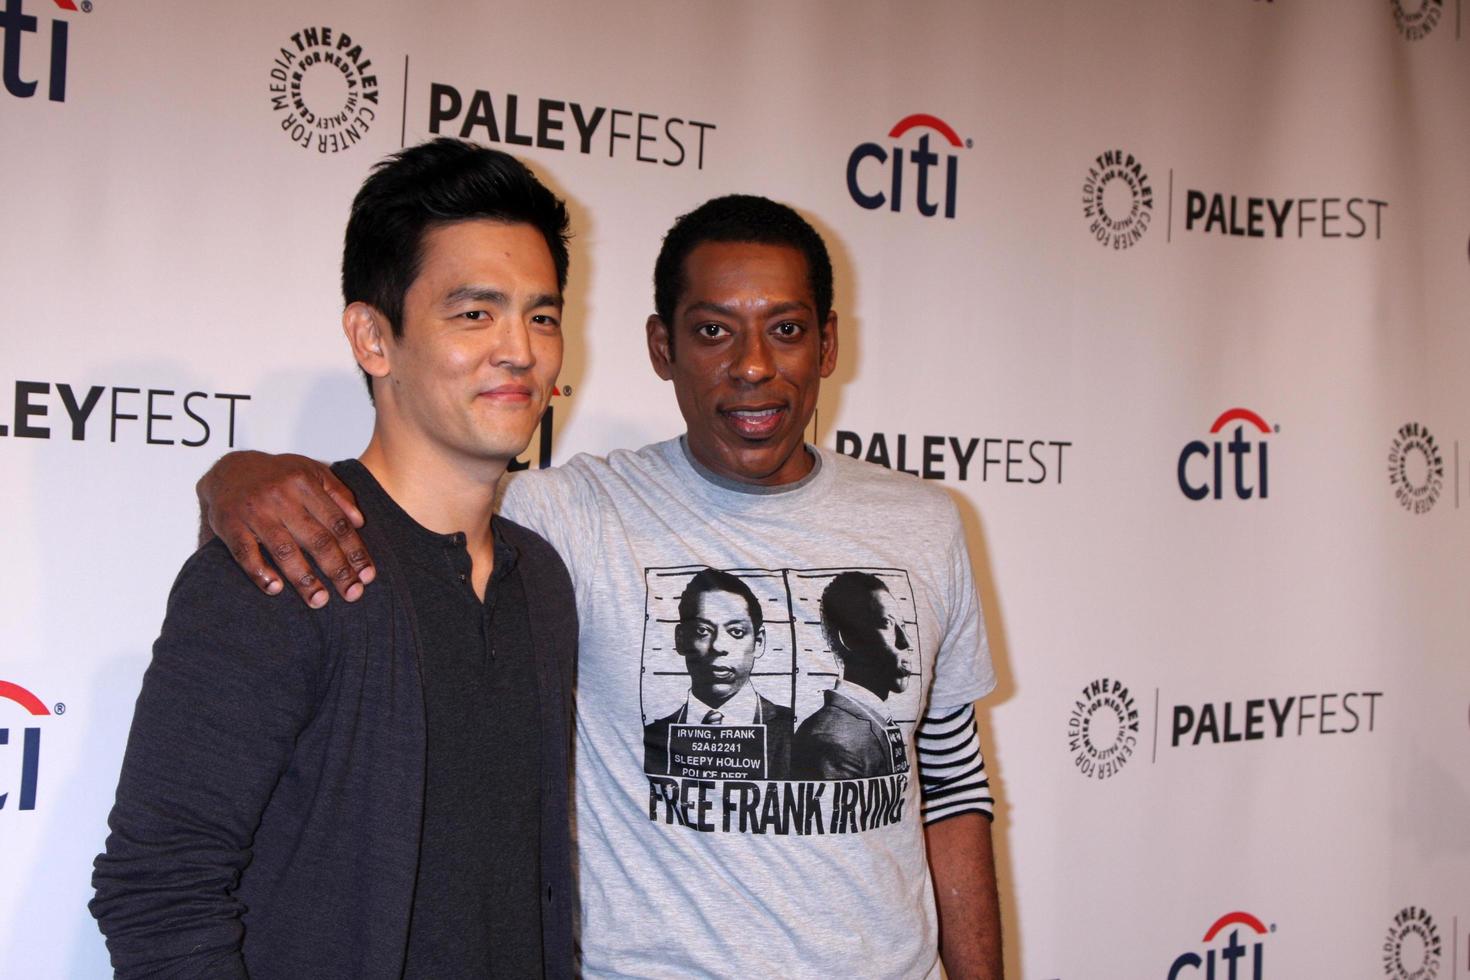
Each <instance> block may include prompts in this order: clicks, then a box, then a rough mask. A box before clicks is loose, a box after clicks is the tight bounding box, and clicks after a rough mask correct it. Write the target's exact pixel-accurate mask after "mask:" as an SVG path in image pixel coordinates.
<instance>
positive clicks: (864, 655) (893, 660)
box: [791, 572, 918, 779]
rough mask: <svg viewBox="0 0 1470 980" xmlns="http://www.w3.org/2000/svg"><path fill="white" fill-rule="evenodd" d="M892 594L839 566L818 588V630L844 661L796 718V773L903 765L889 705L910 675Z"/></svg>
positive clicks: (908, 651)
mask: <svg viewBox="0 0 1470 980" xmlns="http://www.w3.org/2000/svg"><path fill="white" fill-rule="evenodd" d="M908 629H909V627H908V626H907V625H905V623H904V621H903V613H902V612H901V611H900V609H899V605H898V600H897V599H895V598H894V596H893V593H892V592H891V591H890V590H889V588H888V586H886V585H884V584H883V580H882V579H880V578H879V577H878V576H876V575H873V574H872V573H870V572H842V573H840V574H838V575H836V576H834V577H833V578H832V581H831V582H829V583H828V584H827V588H826V589H824V590H823V591H822V630H823V632H824V633H825V634H826V636H827V643H828V645H829V646H830V647H831V649H832V654H833V656H835V657H836V658H837V662H838V663H839V664H840V665H841V667H842V678H841V680H839V681H838V682H837V685H836V686H835V687H833V688H832V689H831V690H829V691H823V692H822V696H823V699H824V703H823V705H822V707H821V708H819V709H817V710H816V711H814V712H812V713H811V714H810V715H807V717H806V718H805V719H804V720H803V721H802V723H801V729H800V730H799V731H798V732H797V733H796V740H795V742H794V743H793V745H792V758H791V766H792V770H793V772H794V774H795V775H796V776H797V777H799V778H802V779H862V778H865V777H868V776H885V775H891V774H893V773H899V772H907V771H908V769H909V763H908V755H907V753H906V752H905V751H904V739H903V732H902V730H901V729H900V728H899V726H898V724H897V723H896V722H895V721H894V720H893V716H892V715H891V714H890V713H889V712H888V710H887V701H888V696H889V695H890V694H897V693H901V692H902V691H903V690H904V689H905V688H907V687H908V683H909V677H910V676H912V675H913V673H914V669H913V666H914V665H913V658H914V657H915V656H917V653H918V651H916V650H914V649H913V646H912V644H910V643H909V639H908V635H907V632H906V631H907V630H908Z"/></svg>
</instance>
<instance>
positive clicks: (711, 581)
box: [679, 568, 766, 631]
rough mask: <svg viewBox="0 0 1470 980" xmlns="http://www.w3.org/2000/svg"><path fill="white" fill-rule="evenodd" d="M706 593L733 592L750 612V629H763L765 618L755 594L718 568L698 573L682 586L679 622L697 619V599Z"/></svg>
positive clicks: (736, 578) (743, 583) (741, 581)
mask: <svg viewBox="0 0 1470 980" xmlns="http://www.w3.org/2000/svg"><path fill="white" fill-rule="evenodd" d="M706 592H733V593H734V594H735V595H738V596H740V597H741V598H742V599H744V600H745V606H746V608H747V609H749V610H750V626H751V629H752V630H754V631H759V630H761V629H764V628H765V623H766V617H765V615H764V614H763V613H762V612H761V604H760V602H759V601H758V600H757V599H756V597H755V593H754V592H752V591H750V586H748V585H746V584H745V582H744V581H743V580H742V579H741V578H740V577H739V576H737V575H731V574H730V573H729V572H723V571H720V569H718V568H706V569H704V570H703V571H701V572H698V573H697V574H695V576H694V577H693V578H691V579H690V580H689V584H688V585H686V586H684V594H683V595H681V596H679V622H681V623H692V622H693V621H694V620H695V619H697V618H698V617H699V597H700V596H702V595H704V594H705V593H706Z"/></svg>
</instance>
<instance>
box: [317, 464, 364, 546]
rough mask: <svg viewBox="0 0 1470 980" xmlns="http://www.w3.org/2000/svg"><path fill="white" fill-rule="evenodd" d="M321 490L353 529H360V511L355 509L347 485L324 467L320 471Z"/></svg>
mask: <svg viewBox="0 0 1470 980" xmlns="http://www.w3.org/2000/svg"><path fill="white" fill-rule="evenodd" d="M322 489H323V490H325V491H326V493H327V496H328V497H330V498H331V499H332V503H334V504H336V505H337V508H338V509H339V510H341V511H342V513H343V514H344V515H346V517H347V519H348V520H349V521H351V522H352V526H353V527H362V525H363V517H362V511H360V510H358V509H357V498H355V497H353V495H352V491H351V490H349V489H347V484H345V483H343V482H342V481H341V480H339V479H337V477H336V474H334V473H333V472H332V471H331V470H329V469H326V468H325V467H323V469H322ZM339 537H340V535H339Z"/></svg>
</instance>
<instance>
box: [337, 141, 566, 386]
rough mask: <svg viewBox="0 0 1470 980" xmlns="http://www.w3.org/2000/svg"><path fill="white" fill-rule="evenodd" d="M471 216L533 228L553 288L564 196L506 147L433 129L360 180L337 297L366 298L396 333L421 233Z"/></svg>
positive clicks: (560, 255) (560, 284)
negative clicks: (432, 134)
mask: <svg viewBox="0 0 1470 980" xmlns="http://www.w3.org/2000/svg"><path fill="white" fill-rule="evenodd" d="M477 218H489V219H491V220H493V221H504V222H510V223H515V224H527V225H530V226H531V227H533V228H535V229H536V230H537V231H539V232H541V235H542V237H543V238H545V239H546V247H547V248H548V249H549V250H550V252H551V261H552V263H553V264H554V265H555V266H556V284H557V288H558V289H565V288H566V285H567V263H568V256H567V239H568V238H569V237H570V230H569V229H570V221H569V220H568V218H567V209H566V204H565V203H563V202H562V201H561V199H559V198H558V197H557V196H556V195H555V194H553V193H552V192H551V191H550V190H548V189H547V188H546V186H545V185H544V184H542V183H541V182H540V181H539V180H537V179H536V176H535V174H533V173H531V171H530V170H529V169H528V168H527V167H526V165H525V164H523V163H521V162H520V161H519V160H517V159H516V158H515V157H513V156H511V155H510V154H508V153H502V152H501V151H500V150H492V149H490V148H489V147H484V146H477V145H476V144H474V143H468V142H465V141H464V140H457V139H450V138H448V137H440V138H438V139H434V140H429V141H428V142H425V143H419V144H418V145H417V146H410V147H409V148H408V149H406V150H400V151H399V152H397V153H395V154H393V155H392V156H390V157H387V158H386V159H384V160H381V161H379V162H378V163H377V164H376V165H375V166H374V167H373V171H372V173H371V174H369V175H368V178H367V180H365V181H363V184H362V187H361V188H360V189H359V190H358V192H357V197H355V198H354V199H353V201H352V215H351V217H350V218H348V221H347V235H346V240H345V242H344V244H343V247H342V300H343V303H344V304H352V303H357V302H362V303H367V304H368V305H370V306H372V307H374V308H375V309H376V310H377V311H378V312H379V313H381V314H382V315H383V317H384V318H385V319H387V321H388V324H389V327H390V328H391V329H392V331H393V336H395V337H401V336H403V299H404V296H405V294H407V292H408V289H409V287H410V286H411V285H413V281H414V279H416V278H417V277H418V274H419V268H420V266H421V264H422V262H423V253H424V235H425V234H426V233H427V232H429V231H431V230H433V229H434V228H437V227H439V226H441V225H446V224H451V223H453V222H456V221H468V220H473V219H477ZM372 390H373V386H372V380H371V379H368V394H369V395H371V394H372Z"/></svg>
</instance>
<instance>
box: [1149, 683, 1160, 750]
mask: <svg viewBox="0 0 1470 980" xmlns="http://www.w3.org/2000/svg"><path fill="white" fill-rule="evenodd" d="M1158 761H1159V689H1158V688H1154V757H1153V759H1152V760H1150V763H1149V764H1150V765H1153V764H1155V763H1157V762H1158Z"/></svg>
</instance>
